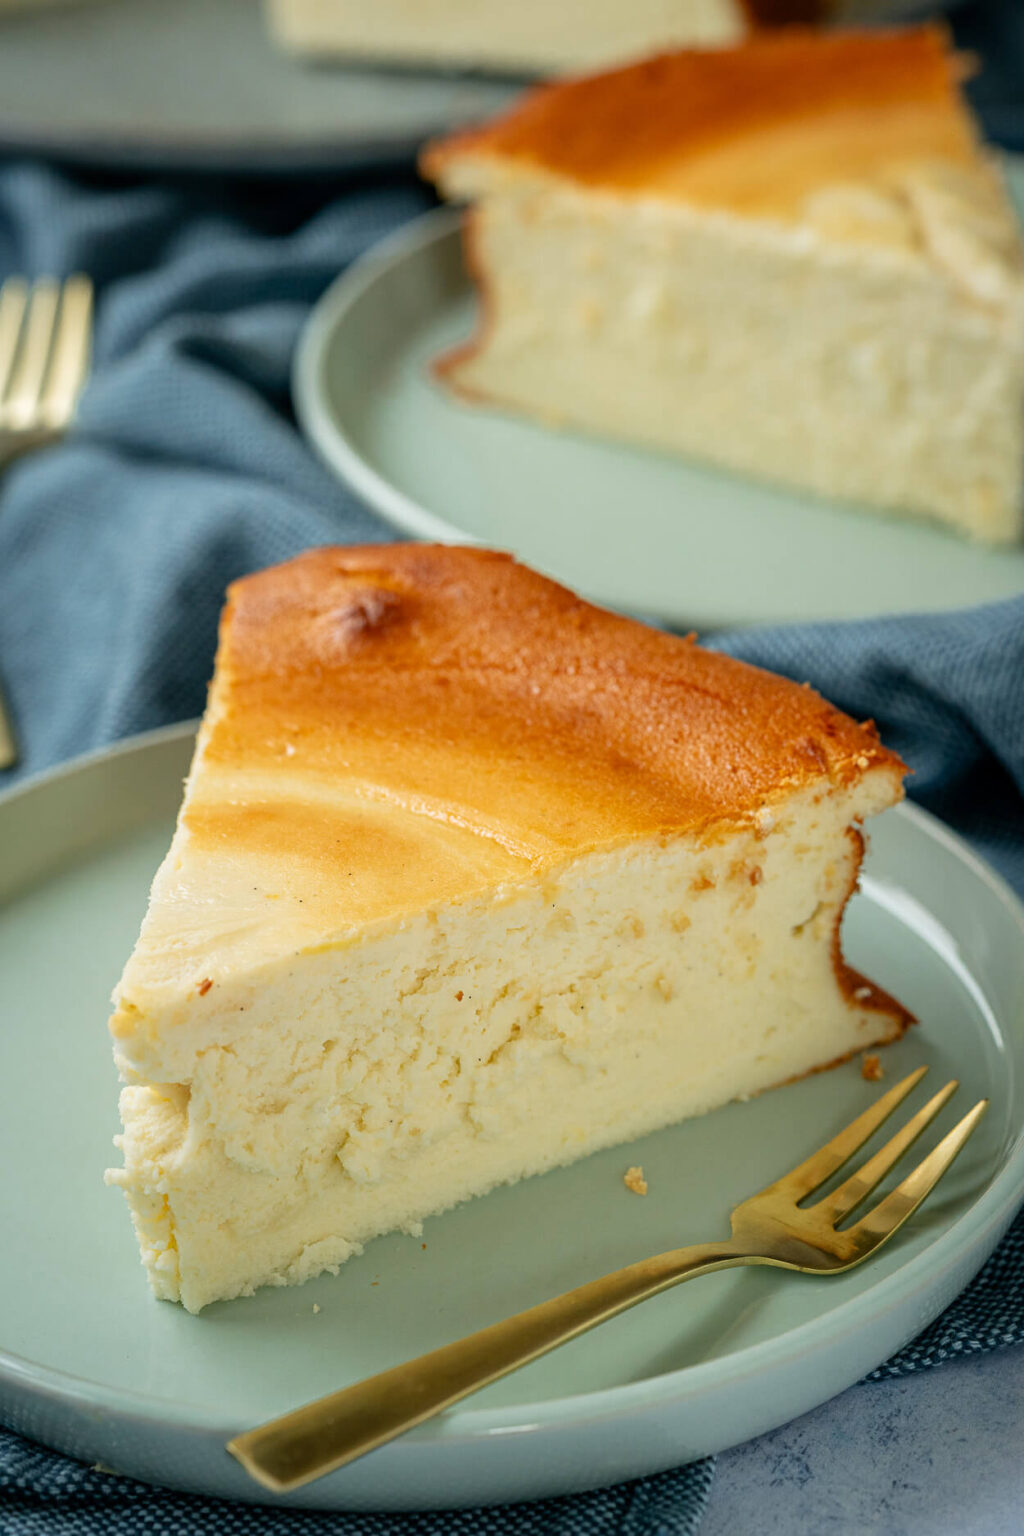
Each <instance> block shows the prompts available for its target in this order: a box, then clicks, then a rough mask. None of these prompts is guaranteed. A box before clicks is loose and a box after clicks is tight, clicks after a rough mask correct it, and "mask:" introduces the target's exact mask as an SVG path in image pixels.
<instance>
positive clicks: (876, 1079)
mask: <svg viewBox="0 0 1024 1536" xmlns="http://www.w3.org/2000/svg"><path fill="white" fill-rule="evenodd" d="M860 1075H861V1077H862V1078H863V1079H864V1081H865V1082H866V1083H880V1082H881V1081H882V1078H883V1077H884V1076H885V1068H884V1067H883V1066H882V1059H881V1057H880V1056H865V1057H864V1060H863V1061H862V1062H861V1064H860Z"/></svg>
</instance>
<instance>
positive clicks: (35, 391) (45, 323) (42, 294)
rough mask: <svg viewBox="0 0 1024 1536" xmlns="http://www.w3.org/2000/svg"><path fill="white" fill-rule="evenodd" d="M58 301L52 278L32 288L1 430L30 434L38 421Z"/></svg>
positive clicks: (1, 410) (2, 406)
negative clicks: (28, 432) (37, 416)
mask: <svg viewBox="0 0 1024 1536" xmlns="http://www.w3.org/2000/svg"><path fill="white" fill-rule="evenodd" d="M59 297H60V288H59V286H58V284H57V283H55V282H54V281H53V279H52V278H49V277H43V278H40V279H39V281H38V282H37V283H35V284H34V285H33V288H32V292H31V295H30V296H29V301H28V313H27V315H26V316H25V324H24V328H23V330H22V336H21V345H20V346H19V348H18V352H17V356H16V358H15V362H14V368H13V370H12V372H11V376H10V379H9V381H8V385H7V395H6V398H5V399H4V401H3V403H2V404H0V427H6V428H7V429H8V431H11V432H18V431H27V430H28V429H29V428H30V427H31V426H32V424H33V422H34V421H35V418H36V412H37V410H38V408H39V397H40V394H41V392H42V387H43V379H44V378H45V376H46V365H47V363H48V362H49V358H50V348H51V346H52V344H53V323H54V320H55V319H56V315H57V303H58V300H59Z"/></svg>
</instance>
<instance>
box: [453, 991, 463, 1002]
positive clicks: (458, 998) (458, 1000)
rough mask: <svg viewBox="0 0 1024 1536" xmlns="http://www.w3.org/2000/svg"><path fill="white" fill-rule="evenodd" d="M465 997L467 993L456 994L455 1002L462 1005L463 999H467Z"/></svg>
mask: <svg viewBox="0 0 1024 1536" xmlns="http://www.w3.org/2000/svg"><path fill="white" fill-rule="evenodd" d="M465 995H466V994H465V992H456V994H455V1001H456V1002H457V1003H461V1002H462V999H463V998H464V997H465Z"/></svg>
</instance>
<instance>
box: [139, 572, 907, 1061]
mask: <svg viewBox="0 0 1024 1536" xmlns="http://www.w3.org/2000/svg"><path fill="white" fill-rule="evenodd" d="M872 770H877V771H878V774H879V778H878V783H879V789H880V792H879V795H878V798H879V799H880V801H881V803H883V804H885V803H889V802H890V801H891V800H892V799H894V798H896V797H898V794H899V779H900V777H901V775H902V772H903V765H902V763H900V761H899V759H898V758H896V757H895V756H894V755H893V754H892V753H891V752H889V751H887V750H886V749H885V748H884V747H883V746H881V744H880V743H879V741H878V738H877V735H876V733H875V731H874V728H873V727H871V726H860V725H856V724H855V723H854V722H853V721H852V720H850V719H849V718H848V717H847V716H845V715H843V714H841V713H840V712H839V711H838V710H836V709H833V708H832V707H831V706H830V705H829V704H827V703H825V702H824V700H822V699H821V698H820V697H819V696H818V695H817V694H816V693H814V692H812V691H811V689H810V688H807V687H801V686H798V685H797V684H795V683H792V682H787V681H785V680H784V679H782V678H780V677H775V676H773V675H771V674H770V673H767V672H762V671H758V670H757V669H755V668H753V667H749V666H746V665H744V664H743V663H741V662H738V661H734V660H731V659H730V658H729V657H727V656H720V655H716V654H714V653H712V652H709V651H705V650H702V649H701V648H700V647H699V646H697V645H696V644H695V643H693V641H692V640H689V639H680V638H678V637H676V636H672V635H668V634H665V633H662V632H661V631H659V630H655V629H651V628H649V627H648V626H646V625H644V624H640V623H637V622H635V621H634V620H630V619H625V618H621V617H618V616H617V615H615V614H612V613H609V612H606V611H605V610H603V609H600V608H595V607H593V606H592V605H591V604H589V603H586V602H583V601H582V600H581V599H580V598H578V597H575V596H574V595H573V594H572V593H571V592H568V591H567V590H566V589H565V588H564V587H561V586H558V585H556V584H555V583H554V582H552V581H548V580H547V579H545V578H544V577H543V576H540V575H538V574H537V573H536V572H534V571H532V570H529V569H528V568H526V567H525V566H522V565H519V564H517V563H516V562H515V561H514V560H513V559H512V558H511V557H510V556H508V555H504V554H498V553H494V552H491V551H488V550H484V549H479V548H467V549H462V548H453V547H449V546H430V545H420V544H390V545H386V546H382V547H379V548H374V547H369V546H364V547H360V548H355V549H316V550H311V551H309V552H308V553H307V554H304V555H301V556H300V557H299V558H298V559H296V560H292V561H290V562H289V563H288V564H286V565H280V566H277V567H275V568H273V569H270V570H266V571H262V572H260V573H259V574H257V575H254V576H249V577H246V578H245V579H244V580H242V581H238V582H236V583H235V584H234V585H233V587H232V588H231V589H230V594H229V600H228V603H227V606H226V608H225V611H224V615H223V619H222V624H221V639H220V648H219V652H218V657H217V667H216V674H215V677H214V681H213V684H212V687H211V694H210V703H209V707H208V709H207V713H206V718H205V721H204V724H203V729H202V732H201V734H200V741H199V746H198V749H197V753H196V758H195V762H194V764H193V769H192V773H191V775H190V778H189V782H188V785H187V787H186V794H185V800H184V804H183V808H182V814H181V817H180V819H179V824H178V830H177V832H176V834H175V839H174V843H173V845H172V847H171V851H170V853H169V854H168V857H167V859H166V860H165V862H164V865H163V866H162V868H161V870H160V872H159V874H158V875H157V878H156V881H155V882H154V886H153V892H152V900H151V904H150V910H149V914H148V916H147V918H146V922H145V925H144V928H143V935H142V941H141V943H140V945H139V947H138V948H137V950H136V953H135V956H134V957H133V959H132V960H131V961H130V962H129V965H128V967H127V969H126V971H125V975H124V979H123V982H122V986H121V991H120V997H121V1011H120V1013H119V1015H118V1018H117V1020H116V1021H115V1032H118V1031H120V1032H122V1033H124V1032H131V1030H132V1029H134V1028H135V1027H136V1024H137V1020H138V1009H139V1008H140V1007H143V1008H144V1007H145V1006H146V1004H145V999H146V998H147V997H152V996H153V995H154V990H155V991H157V992H160V993H161V994H162V995H167V994H166V989H167V988H170V989H171V992H172V993H174V994H176V995H177V996H181V997H183V996H185V995H186V994H190V993H191V992H194V991H195V990H196V989H197V988H200V989H202V988H203V987H204V986H205V985H206V983H207V982H210V983H213V982H216V981H219V980H221V979H223V978H226V977H227V976H229V975H231V974H235V973H238V972H240V971H246V972H248V971H251V970H253V969H254V968H255V969H257V970H258V969H259V968H260V967H261V966H264V965H268V964H270V963H271V962H273V961H274V960H275V958H280V957H282V956H289V955H294V954H296V953H299V952H302V951H305V950H309V949H311V948H312V949H316V948H322V947H323V946H324V945H329V946H332V947H333V946H335V945H337V944H344V943H347V942H350V941H351V940H352V939H354V938H355V937H357V936H358V935H359V934H360V932H364V931H366V929H367V928H368V927H372V926H374V925H379V924H381V923H390V922H400V921H403V920H404V919H405V918H406V917H408V916H410V915H412V914H417V913H424V912H431V911H436V910H437V909H438V908H440V907H442V906H443V905H444V904H445V903H446V902H450V901H457V900H463V899H468V898H472V897H473V896H474V895H476V894H484V893H493V892H494V891H495V890H496V889H498V890H502V889H504V890H507V891H508V893H509V894H510V895H514V894H515V892H516V891H517V890H522V889H523V887H524V885H529V884H530V883H531V882H534V881H536V880H537V879H542V880H543V879H544V878H545V877H546V875H547V874H548V873H549V872H552V873H556V872H557V871H558V869H559V868H560V867H562V866H564V865H565V864H567V863H568V862H570V861H571V860H572V859H573V858H574V857H576V856H578V855H583V854H587V853H590V852H593V851H595V850H601V849H607V850H612V849H615V848H620V847H623V846H628V845H630V844H632V843H634V842H636V841H643V840H644V839H660V838H671V837H673V836H676V835H678V834H684V833H693V834H697V835H698V836H699V837H701V838H703V839H705V840H707V841H708V842H713V841H714V840H715V839H716V838H718V837H720V836H723V835H728V834H729V833H731V832H732V831H733V830H734V829H735V828H742V827H746V828H748V829H749V830H751V831H752V832H753V833H754V834H755V835H758V834H760V833H761V832H766V831H768V830H770V825H771V820H772V810H771V808H772V807H773V806H776V805H777V804H778V802H780V801H782V800H784V799H785V798H786V796H787V795H788V794H789V793H790V792H791V791H794V790H798V789H801V788H803V787H806V786H810V787H811V788H812V790H814V789H816V787H817V786H820V787H821V788H822V789H823V790H827V789H829V788H830V787H831V786H832V785H849V784H852V783H854V781H857V780H860V779H861V778H863V776H864V775H865V774H866V773H869V772H871V771H872ZM872 782H873V784H874V783H875V782H876V781H875V780H874V779H873V781H872ZM871 798H872V796H871V795H869V796H868V799H869V800H870V799H871Z"/></svg>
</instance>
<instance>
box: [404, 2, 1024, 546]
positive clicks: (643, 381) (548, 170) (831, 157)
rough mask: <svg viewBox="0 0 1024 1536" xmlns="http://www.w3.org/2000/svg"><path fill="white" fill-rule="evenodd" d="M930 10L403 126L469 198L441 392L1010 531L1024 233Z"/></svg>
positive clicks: (1017, 514)
mask: <svg viewBox="0 0 1024 1536" xmlns="http://www.w3.org/2000/svg"><path fill="white" fill-rule="evenodd" d="M961 74H962V63H961V61H960V60H959V59H958V57H957V56H956V55H954V54H953V53H952V52H951V51H950V50H949V49H948V47H947V44H946V38H945V33H944V32H943V31H942V30H941V29H939V28H934V27H922V28H915V29H910V30H903V31H890V32H876V33H867V32H863V33H860V32H847V33H840V32H832V33H814V32H811V31H808V30H801V29H791V30H789V31H783V32H776V33H764V34H761V35H760V36H759V37H757V38H755V39H752V40H750V41H748V42H746V43H744V44H742V45H741V46H739V47H737V48H732V49H713V50H705V51H698V50H692V51H680V52H675V53H670V54H666V55H663V56H660V57H657V58H654V59H651V60H648V61H646V62H643V63H640V64H636V65H632V66H628V67H625V68H622V69H618V70H616V71H614V72H611V73H607V74H602V75H595V76H592V77H589V78H585V79H581V80H573V81H568V82H565V83H564V84H558V85H553V86H548V87H543V88H540V89H538V90H535V91H533V92H531V93H530V94H529V95H528V96H527V97H526V98H525V99H524V100H523V101H522V103H521V104H520V105H518V106H517V107H515V108H514V109H513V110H512V111H511V113H509V114H508V115H506V116H504V117H503V118H501V119H500V120H498V121H495V122H494V123H492V124H491V125H489V126H486V127H483V128H481V129H479V130H476V131H469V132H464V133H461V134H457V135H455V136H453V137H451V138H449V139H446V140H444V141H442V142H439V143H436V144H433V145H432V146H429V147H428V149H427V151H426V152H425V154H424V156H423V162H422V164H423V169H424V172H425V174H426V175H427V176H428V177H429V178H430V179H431V180H433V181H434V182H436V184H437V185H438V187H439V188H440V190H441V191H442V192H443V194H444V195H445V196H447V197H449V198H453V199H457V200H468V201H469V202H470V204H471V208H470V211H469V213H468V215H467V220H466V235H465V239H466V254H467V261H468V264H469V267H470V270H471V272H472V274H473V276H474V278H475V279H476V281H477V283H478V286H479V289H480V293H481V300H482V302H481V309H480V322H479V328H478V332H477V334H476V336H475V337H474V338H473V340H472V341H471V342H469V343H468V344H467V345H466V346H464V347H463V348H461V349H460V350H459V351H458V352H456V353H454V354H452V355H450V356H448V357H447V358H446V359H444V360H443V361H442V363H441V364H440V371H441V373H442V375H443V376H444V377H445V378H446V379H447V381H448V383H449V384H450V385H451V386H452V387H453V388H455V389H456V390H458V391H459V392H460V393H461V394H462V395H464V396H466V397H471V398H474V399H479V400H484V401H490V402H494V403H496V404H500V405H502V406H506V407H510V408H512V409H515V410H519V411H526V412H529V413H531V414H532V415H535V416H537V417H539V418H540V419H541V420H543V421H544V422H545V423H548V424H554V425H564V426H567V427H578V428H583V429H585V430H587V431H590V432H594V433H599V434H604V435H608V436H611V437H616V438H622V439H626V440H629V441H633V442H636V443H642V444H647V445H650V446H652V447H656V448H662V449H668V450H670V451H673V452H676V453H679V454H682V455H692V456H695V457H699V458H705V459H708V460H711V461H713V462H715V463H718V464H720V465H723V466H726V467H728V468H732V469H736V470H740V471H742V472H744V473H748V474H750V475H753V476H757V477H761V478H764V479H766V480H769V481H775V482H778V483H782V484H789V485H792V486H794V487H798V488H801V489H804V490H807V491H811V492H815V493H818V494H821V495H824V496H828V497H833V498H838V499H841V500H843V501H847V502H849V503H852V504H867V505H870V506H875V507H879V508H885V509H888V510H890V511H894V512H901V513H907V514H913V515H918V516H926V517H930V518H936V519H939V520H941V521H942V522H944V523H946V524H948V525H950V526H952V527H954V528H956V529H958V530H960V531H962V532H963V533H966V534H968V535H971V536H973V537H976V538H978V539H983V540H989V541H993V542H1000V541H1010V540H1013V539H1016V538H1017V537H1019V535H1020V532H1021V522H1022V494H1021V489H1022V488H1021V480H1022V465H1024V245H1022V239H1021V233H1020V227H1019V224H1018V220H1017V217H1016V215H1015V212H1014V210H1013V207H1012V205H1011V203H1010V200H1009V197H1008V194H1007V192H1006V189H1005V187H1004V184H1003V180H1002V177H1001V174H1000V169H999V166H998V163H997V162H996V161H995V160H994V158H993V157H992V156H991V155H989V154H988V153H987V152H986V150H985V149H984V147H983V146H982V144H981V143H980V141H979V135H978V131H977V128H976V125H975V123H974V121H973V118H972V116H971V113H970V111H969V109H968V107H967V105H966V103H965V101H964V99H963V97H962V95H961V92H960V88H959V80H960V77H961Z"/></svg>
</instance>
